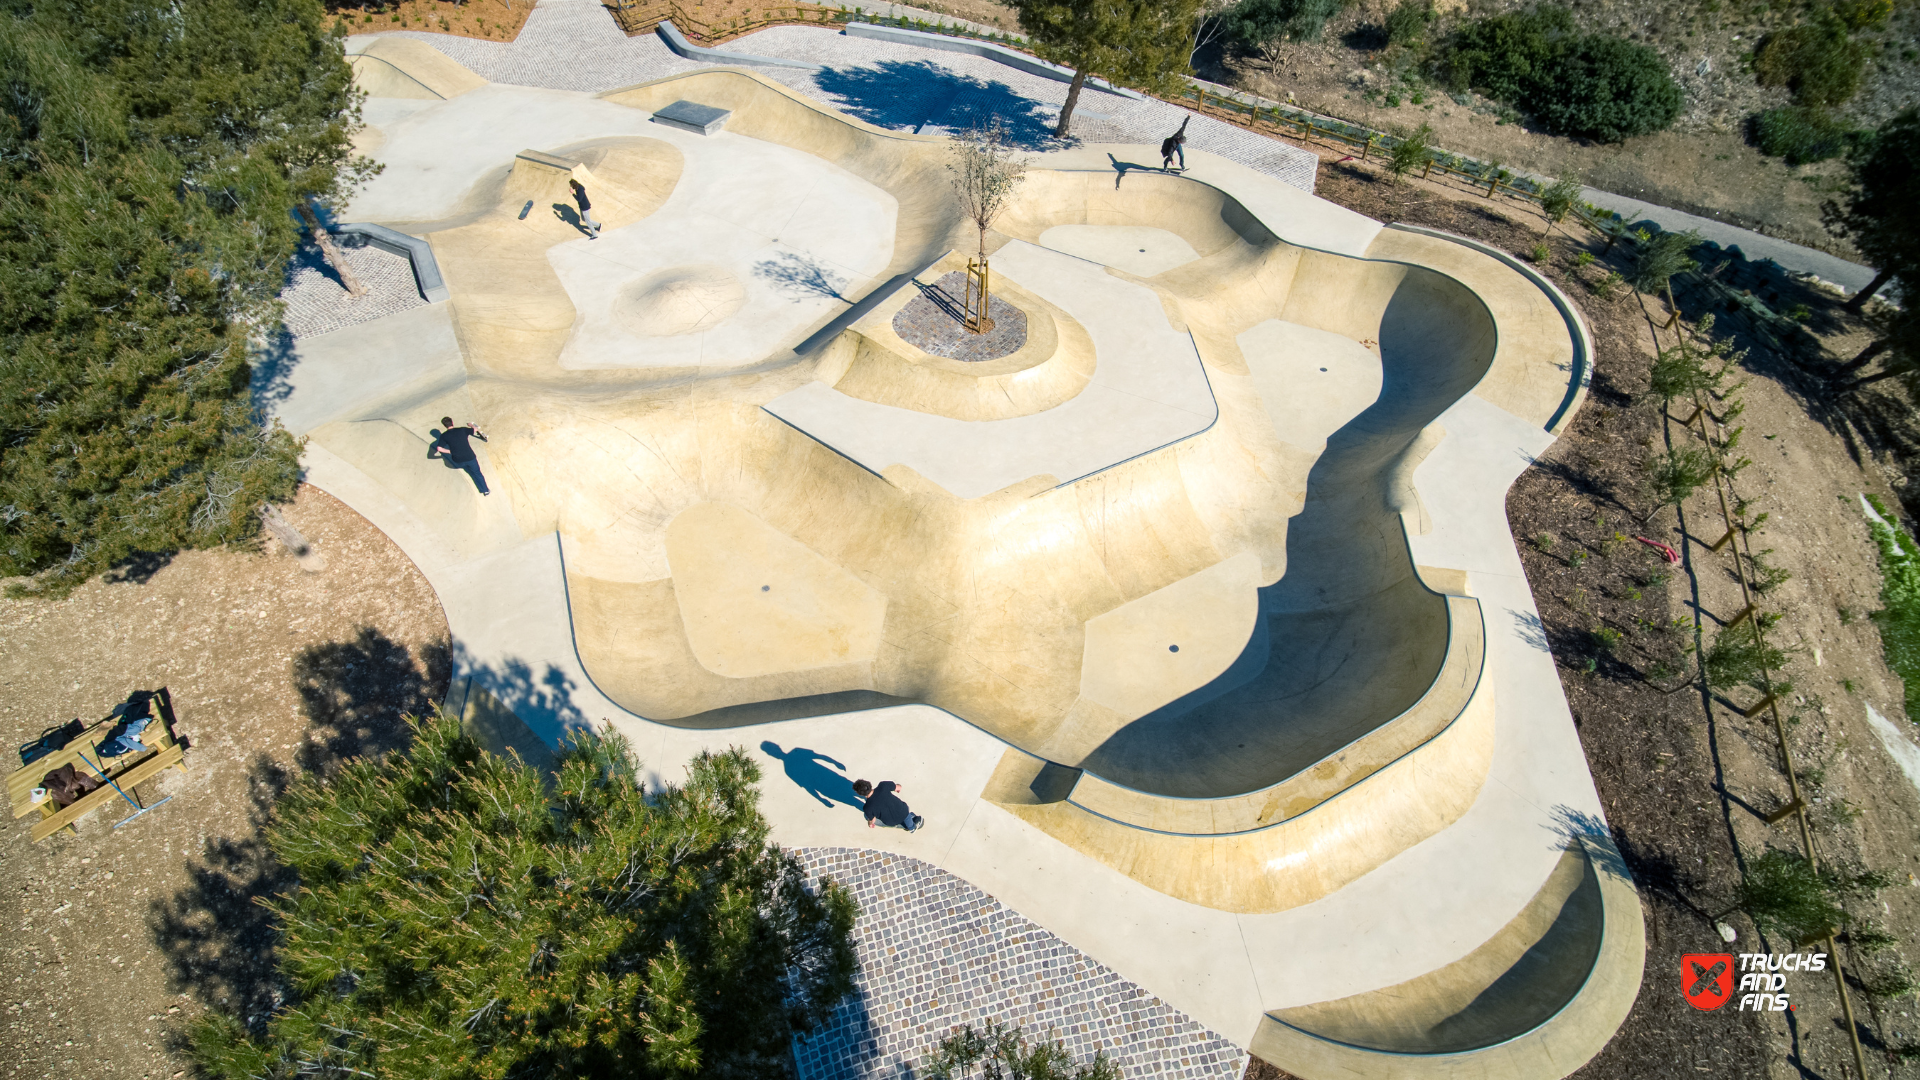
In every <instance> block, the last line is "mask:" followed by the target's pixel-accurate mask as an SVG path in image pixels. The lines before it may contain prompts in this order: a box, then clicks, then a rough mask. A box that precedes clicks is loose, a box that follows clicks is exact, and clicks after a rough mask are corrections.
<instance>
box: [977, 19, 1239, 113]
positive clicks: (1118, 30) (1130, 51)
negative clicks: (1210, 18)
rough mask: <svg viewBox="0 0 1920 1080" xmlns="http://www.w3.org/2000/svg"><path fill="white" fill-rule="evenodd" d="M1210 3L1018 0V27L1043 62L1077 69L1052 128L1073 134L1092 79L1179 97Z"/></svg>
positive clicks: (1189, 69) (1074, 71)
mask: <svg viewBox="0 0 1920 1080" xmlns="http://www.w3.org/2000/svg"><path fill="white" fill-rule="evenodd" d="M1203 2H1204V0H1014V4H1013V7H1014V9H1015V10H1016V11H1017V12H1019V14H1020V30H1021V32H1023V33H1025V34H1026V35H1027V41H1028V44H1030V45H1031V46H1032V47H1033V51H1034V52H1035V53H1037V54H1039V56H1040V58H1041V59H1043V60H1051V61H1053V62H1054V63H1056V64H1060V65H1062V66H1064V67H1069V68H1072V69H1073V82H1072V83H1071V84H1070V85H1069V86H1068V87H1067V103H1066V104H1065V105H1064V106H1062V107H1061V109H1060V122H1059V124H1058V125H1056V126H1055V127H1054V130H1053V135H1054V137H1055V138H1057V139H1064V138H1066V137H1067V132H1068V131H1069V130H1070V129H1071V125H1072V122H1073V110H1074V106H1076V105H1078V104H1079V102H1080V91H1081V88H1083V87H1084V86H1086V84H1087V78H1088V77H1089V76H1093V75H1098V76H1100V77H1101V78H1103V79H1106V80H1107V81H1108V82H1111V83H1118V84H1124V85H1127V86H1135V87H1138V88H1140V89H1142V90H1148V91H1152V92H1155V93H1160V94H1174V93H1178V92H1179V91H1180V89H1181V85H1182V83H1181V80H1182V79H1183V78H1184V77H1185V76H1187V75H1188V74H1190V73H1191V71H1192V69H1191V68H1190V67H1188V66H1187V64H1188V58H1189V57H1190V56H1191V55H1192V51H1193V45H1192V42H1193V37H1192V35H1193V29H1194V24H1195V22H1196V21H1197V20H1198V19H1199V16H1200V9H1201V6H1202V4H1203Z"/></svg>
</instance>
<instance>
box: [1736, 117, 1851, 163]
mask: <svg viewBox="0 0 1920 1080" xmlns="http://www.w3.org/2000/svg"><path fill="white" fill-rule="evenodd" d="M1860 138H1861V133H1860V132H1858V131H1854V130H1852V129H1850V128H1848V127H1846V126H1845V125H1842V124H1840V123H1839V122H1837V121H1835V120H1834V118H1833V117H1832V116H1830V115H1828V113H1827V111H1826V110H1825V109H1821V108H1817V107H1815V106H1812V105H1782V106H1780V107H1779V108H1777V109H1768V110H1766V111H1765V112H1760V113H1756V114H1754V116H1753V117H1752V119H1750V120H1748V121H1747V139H1748V141H1749V142H1751V143H1753V145H1754V146H1756V147H1758V148H1759V150H1760V152H1761V153H1763V154H1766V155H1768V156H1770V157H1777V158H1785V159H1786V161H1787V164H1789V165H1805V164H1808V163H1809V162H1814V161H1825V160H1827V159H1828V158H1835V157H1839V156H1840V155H1842V154H1844V153H1846V152H1847V151H1848V150H1849V149H1851V148H1852V147H1853V146H1854V144H1855V143H1857V142H1858V141H1859V140H1860Z"/></svg>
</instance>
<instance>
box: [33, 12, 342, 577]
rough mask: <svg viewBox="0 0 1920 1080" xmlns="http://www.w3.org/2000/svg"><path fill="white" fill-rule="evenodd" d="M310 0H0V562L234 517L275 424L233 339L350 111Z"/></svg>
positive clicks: (276, 442)
mask: <svg viewBox="0 0 1920 1080" xmlns="http://www.w3.org/2000/svg"><path fill="white" fill-rule="evenodd" d="M321 19H322V9H321V6H320V4H319V2H318V0H177V2H174V0H85V2H83V0H48V2H36V3H31V4H29V3H26V2H24V0H5V2H3V3H0V80H4V95H3V96H0V176H4V184H0V575H28V574H34V575H39V577H38V578H36V579H35V581H34V582H33V585H34V587H38V588H45V589H52V590H55V591H59V590H64V589H67V588H70V587H72V586H73V585H75V584H77V583H78V582H80V581H82V580H85V579H86V578H87V577H88V576H90V575H92V574H94V573H96V572H98V571H100V570H102V569H105V568H107V567H109V566H112V565H113V564H114V563H116V562H118V561H119V560H121V559H123V558H124V557H126V556H127V555H129V554H131V553H133V552H136V551H170V550H174V549H177V548H180V547H197V546H209V545H215V544H221V543H226V542H230V541H233V540H236V539H242V538H245V537H248V536H251V535H253V534H254V531H255V530H256V528H257V522H256V521H255V519H254V517H253V514H252V510H253V507H254V506H255V505H256V504H257V503H258V502H259V501H261V500H280V499H285V498H288V497H290V496H291V494H292V490H293V484H294V481H295V477H296V455H297V453H298V447H297V445H296V444H295V442H294V440H293V439H291V438H290V437H288V436H287V435H286V434H285V433H284V432H281V431H279V430H277V429H272V430H269V429H265V428H263V427H262V425H261V424H260V422H259V421H258V419H257V418H256V417H254V416H253V415H252V410H251V406H250V403H249V398H248V381H249V366H248V359H247V357H248V348H249V343H250V339H252V338H254V337H256V336H257V335H259V334H261V333H262V332H264V331H266V330H267V329H269V328H270V327H271V325H272V324H273V322H274V321H275V318H276V315H275V309H274V297H275V295H276V294H277V293H278V292H279V290H280V288H281V285H282V283H283V281H284V275H285V269H286V262H287V259H288V257H289V256H290V255H291V253H292V252H293V249H294V246H295V244H296V241H297V239H298V232H297V227H296V225H295V223H294V221H293V220H292V218H291V217H290V216H289V213H288V211H289V210H290V209H291V208H292V207H293V206H294V205H295V203H296V202H297V201H299V200H302V199H307V198H321V199H331V198H337V197H338V196H340V195H341V194H342V193H343V192H344V191H345V190H346V188H347V187H348V186H349V185H350V184H351V183H352V182H353V180H354V179H356V178H357V176H358V175H359V173H358V172H357V171H356V170H355V169H353V168H352V167H351V166H349V164H348V161H349V157H350V149H349V145H350V140H351V138H352V135H353V132H354V130H355V128H356V126H357V124H358V112H357V99H356V95H355V93H354V90H353V85H352V72H351V70H350V69H349V68H348V67H347V65H346V63H345V61H344V59H343V57H342V49H341V41H340V38H339V36H338V35H336V34H332V33H329V32H328V31H327V30H325V29H324V28H323V27H322V25H321Z"/></svg>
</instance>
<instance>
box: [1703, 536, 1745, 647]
mask: <svg viewBox="0 0 1920 1080" xmlns="http://www.w3.org/2000/svg"><path fill="white" fill-rule="evenodd" d="M1734 532H1735V530H1734V529H1733V528H1732V527H1728V529H1727V534H1726V535H1725V536H1722V537H1721V538H1720V539H1718V540H1715V541H1714V542H1713V543H1711V544H1709V545H1707V550H1708V551H1711V552H1713V553H1714V554H1715V555H1718V554H1719V553H1720V552H1722V551H1724V550H1726V547H1727V545H1728V544H1731V543H1733V536H1734ZM1752 610H1753V605H1752V604H1748V605H1747V610H1746V611H1743V612H1741V613H1740V614H1739V615H1736V616H1734V618H1733V622H1739V621H1740V620H1741V619H1742V618H1744V617H1746V616H1747V615H1748V614H1751V613H1752ZM1727 625H1728V626H1732V625H1733V623H1732V622H1730V623H1728V624H1727Z"/></svg>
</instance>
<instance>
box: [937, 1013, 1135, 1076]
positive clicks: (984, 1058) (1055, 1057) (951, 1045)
mask: <svg viewBox="0 0 1920 1080" xmlns="http://www.w3.org/2000/svg"><path fill="white" fill-rule="evenodd" d="M927 1066H928V1068H927V1075H928V1076H929V1077H932V1078H933V1080H972V1078H974V1077H976V1076H977V1077H979V1078H980V1080H1120V1068H1119V1066H1117V1065H1115V1064H1114V1063H1113V1060H1112V1059H1111V1058H1108V1057H1107V1056H1106V1054H1105V1053H1103V1052H1096V1053H1095V1054H1094V1057H1093V1060H1092V1061H1090V1062H1087V1063H1086V1064H1083V1065H1076V1064H1074V1061H1073V1055H1072V1054H1071V1053H1069V1052H1068V1051H1067V1048H1066V1046H1065V1045H1064V1044H1062V1043H1061V1042H1060V1040H1058V1039H1045V1040H1034V1041H1032V1042H1029V1041H1028V1040H1027V1037H1026V1036H1025V1035H1023V1034H1021V1032H1020V1029H1019V1028H1017V1027H1014V1028H1010V1027H1007V1026H1005V1025H1004V1024H1002V1023H1000V1022H999V1021H998V1020H989V1021H987V1023H986V1025H985V1028H984V1030H981V1031H975V1030H974V1028H973V1025H972V1024H966V1025H963V1026H962V1027H961V1028H960V1030H959V1031H956V1032H954V1033H953V1034H951V1035H948V1036H947V1037H946V1038H944V1039H941V1040H940V1045H939V1046H938V1047H936V1048H935V1049H934V1051H933V1053H932V1054H931V1055H930V1056H929V1058H928V1062H927Z"/></svg>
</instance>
